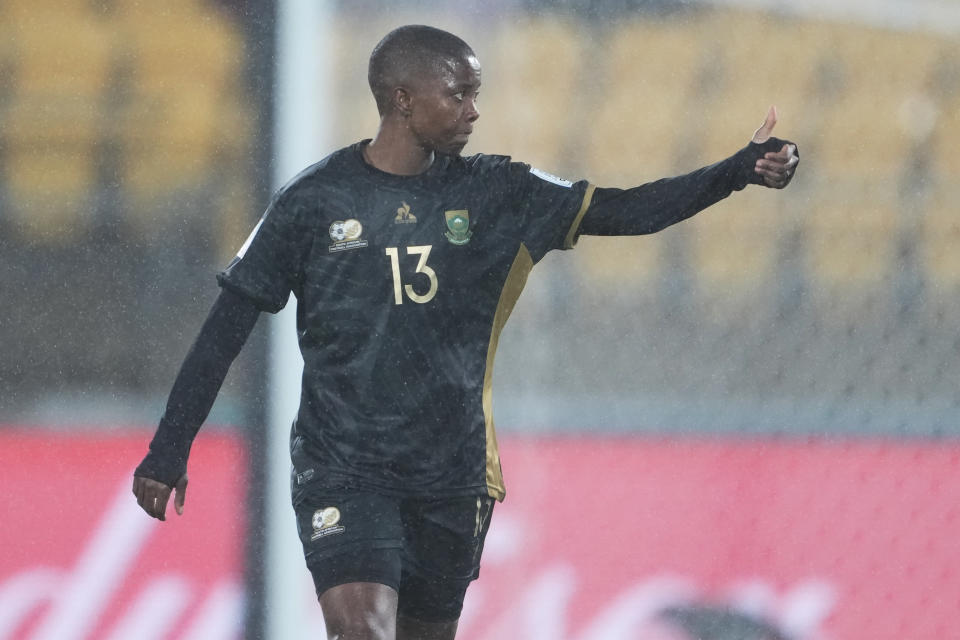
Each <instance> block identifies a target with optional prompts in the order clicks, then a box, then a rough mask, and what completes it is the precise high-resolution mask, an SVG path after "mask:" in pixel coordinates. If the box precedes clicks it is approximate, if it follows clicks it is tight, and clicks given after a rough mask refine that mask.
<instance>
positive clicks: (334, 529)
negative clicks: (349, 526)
mask: <svg viewBox="0 0 960 640" xmlns="http://www.w3.org/2000/svg"><path fill="white" fill-rule="evenodd" d="M338 522H340V509H337V508H336V507H326V508H324V509H317V510H316V511H314V512H313V522H312V524H313V535H311V536H310V540H318V539H320V538H323V537H326V536H331V535H333V534H335V533H343V531H344V528H343V527H342V526H341V525H338V524H337V523H338Z"/></svg>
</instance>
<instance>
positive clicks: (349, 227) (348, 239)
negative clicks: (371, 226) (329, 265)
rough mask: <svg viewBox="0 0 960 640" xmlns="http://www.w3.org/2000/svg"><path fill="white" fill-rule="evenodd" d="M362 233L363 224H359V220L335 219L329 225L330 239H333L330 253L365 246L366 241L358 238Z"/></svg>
mask: <svg viewBox="0 0 960 640" xmlns="http://www.w3.org/2000/svg"><path fill="white" fill-rule="evenodd" d="M362 233H363V225H362V224H360V221H359V220H354V219H353V218H350V219H349V220H337V221H335V222H334V223H333V224H331V225H330V239H331V240H333V244H332V245H330V253H333V252H335V251H347V250H348V249H359V248H361V247H366V246H367V244H368V243H367V241H366V240H361V239H360V234H362Z"/></svg>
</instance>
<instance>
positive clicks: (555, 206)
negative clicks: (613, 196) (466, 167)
mask: <svg viewBox="0 0 960 640" xmlns="http://www.w3.org/2000/svg"><path fill="white" fill-rule="evenodd" d="M511 171H512V173H513V179H514V183H515V184H516V185H517V189H516V191H515V193H516V194H517V195H516V197H517V200H518V201H517V203H516V206H517V210H518V211H519V212H520V213H521V215H522V218H523V221H524V225H523V227H524V228H523V242H524V244H525V245H526V247H527V249H528V250H529V252H530V256H531V257H532V258H533V261H534V262H539V261H540V259H541V258H543V256H544V255H546V253H547V252H548V251H551V250H553V249H572V248H573V246H574V245H575V244H576V242H577V238H578V236H579V227H580V221H581V220H582V219H583V215H584V214H585V213H586V211H587V209H588V208H589V206H590V199H591V197H592V195H593V190H594V186H593V185H592V184H590V183H589V182H587V181H586V180H580V181H579V182H571V181H569V180H563V179H562V178H558V177H557V176H554V175H551V174H549V173H546V172H545V171H540V170H539V169H535V168H533V167H531V166H530V165H527V164H524V163H521V162H515V163H512V164H511Z"/></svg>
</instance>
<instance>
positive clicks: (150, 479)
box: [133, 289, 260, 520]
mask: <svg viewBox="0 0 960 640" xmlns="http://www.w3.org/2000/svg"><path fill="white" fill-rule="evenodd" d="M259 315H260V311H259V310H258V309H257V308H256V307H255V306H254V305H253V303H252V302H251V301H249V300H248V299H247V298H245V297H243V296H241V295H238V294H236V293H233V292H232V291H230V290H228V289H223V290H221V292H220V295H219V297H218V298H217V300H216V302H214V304H213V308H212V309H211V310H210V314H209V315H208V316H207V319H206V321H205V322H204V323H203V328H202V329H201V330H200V335H198V336H197V339H196V341H195V342H194V343H193V346H192V347H191V348H190V351H189V353H187V357H186V359H185V360H184V362H183V365H182V366H181V367H180V373H179V374H177V379H176V381H175V382H174V384H173V389H172V390H171V391H170V397H169V399H168V400H167V408H166V411H165V412H164V414H163V417H162V418H161V419H160V425H159V426H158V427H157V432H156V434H155V435H154V436H153V440H152V441H151V442H150V451H149V452H148V453H147V455H146V457H145V458H144V459H143V461H142V462H141V463H140V465H139V466H138V467H137V469H136V471H134V477H133V493H134V495H136V496H137V503H138V504H139V505H140V506H141V507H142V508H143V510H144V511H146V512H147V513H148V514H149V515H151V516H152V517H154V518H158V519H160V520H165V519H166V507H167V500H168V499H169V498H170V491H171V490H172V489H173V488H174V487H176V490H177V495H176V500H175V508H176V511H177V513H178V514H181V513H183V501H184V495H185V491H186V487H187V457H188V456H189V455H190V447H191V445H192V444H193V439H194V437H196V435H197V431H199V430H200V425H202V424H203V421H204V420H206V419H207V415H208V414H209V413H210V408H211V407H212V406H213V402H214V400H216V398H217V394H218V393H219V392H220V387H221V386H222V385H223V380H224V378H226V376H227V371H229V369H230V365H231V364H232V363H233V361H234V359H235V358H236V357H237V354H239V353H240V349H241V348H243V345H244V343H245V342H246V341H247V338H248V337H249V336H250V332H251V331H252V330H253V327H254V325H255V324H256V322H257V318H258V317H259Z"/></svg>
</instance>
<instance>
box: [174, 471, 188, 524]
mask: <svg viewBox="0 0 960 640" xmlns="http://www.w3.org/2000/svg"><path fill="white" fill-rule="evenodd" d="M175 489H176V492H177V493H176V498H174V500H173V508H174V509H176V511H177V515H178V516H182V515H183V503H184V501H185V500H186V499H187V474H183V475H182V476H180V479H179V480H178V481H177V486H176V487H175Z"/></svg>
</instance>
